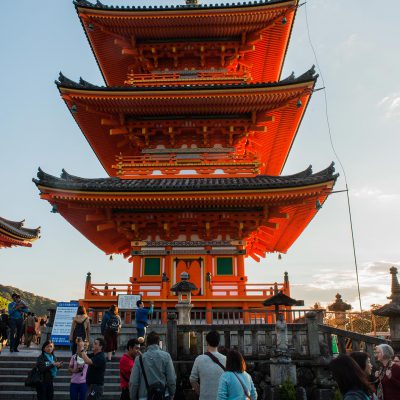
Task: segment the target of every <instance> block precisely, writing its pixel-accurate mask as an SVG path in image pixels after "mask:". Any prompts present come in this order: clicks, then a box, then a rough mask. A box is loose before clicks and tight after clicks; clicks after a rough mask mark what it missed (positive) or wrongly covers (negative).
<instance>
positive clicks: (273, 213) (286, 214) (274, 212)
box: [269, 210, 289, 219]
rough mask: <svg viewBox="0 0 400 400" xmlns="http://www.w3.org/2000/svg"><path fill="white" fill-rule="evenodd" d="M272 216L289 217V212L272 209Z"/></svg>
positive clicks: (270, 214)
mask: <svg viewBox="0 0 400 400" xmlns="http://www.w3.org/2000/svg"><path fill="white" fill-rule="evenodd" d="M269 217H270V218H282V219H289V214H288V213H283V212H280V211H277V210H275V211H270V213H269Z"/></svg>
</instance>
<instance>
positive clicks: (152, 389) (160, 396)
mask: <svg viewBox="0 0 400 400" xmlns="http://www.w3.org/2000/svg"><path fill="white" fill-rule="evenodd" d="M139 361H140V366H141V367H142V373H143V378H144V383H145V385H146V390H147V400H164V399H166V398H167V397H166V395H165V392H166V390H167V387H166V386H165V385H164V384H163V383H162V382H155V383H152V384H151V385H149V382H148V380H147V375H146V371H145V369H144V365H143V359H142V356H139ZM168 398H169V396H168Z"/></svg>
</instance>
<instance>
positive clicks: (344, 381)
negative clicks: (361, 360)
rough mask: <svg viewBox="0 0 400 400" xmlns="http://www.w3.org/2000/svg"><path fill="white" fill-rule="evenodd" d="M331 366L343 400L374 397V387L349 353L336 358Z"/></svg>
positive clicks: (366, 399)
mask: <svg viewBox="0 0 400 400" xmlns="http://www.w3.org/2000/svg"><path fill="white" fill-rule="evenodd" d="M329 368H330V370H331V372H332V376H333V379H334V380H335V381H336V383H337V385H338V387H339V391H340V393H341V394H342V396H343V400H360V399H362V400H364V399H365V400H368V399H370V398H372V397H371V396H372V395H373V393H374V387H373V386H372V384H371V383H369V382H368V378H367V375H366V374H365V372H364V371H363V370H362V369H361V368H360V366H359V365H358V364H357V362H356V361H355V360H354V359H353V358H352V357H350V356H349V355H347V354H340V355H339V356H338V357H337V358H334V359H333V360H332V361H331V362H330V364H329Z"/></svg>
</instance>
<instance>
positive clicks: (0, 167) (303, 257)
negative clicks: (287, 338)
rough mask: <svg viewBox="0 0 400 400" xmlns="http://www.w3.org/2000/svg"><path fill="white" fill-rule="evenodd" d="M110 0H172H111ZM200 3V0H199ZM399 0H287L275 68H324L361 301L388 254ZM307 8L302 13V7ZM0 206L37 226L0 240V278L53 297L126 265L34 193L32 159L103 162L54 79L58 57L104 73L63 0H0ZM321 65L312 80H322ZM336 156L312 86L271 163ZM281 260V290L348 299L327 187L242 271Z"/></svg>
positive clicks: (368, 296)
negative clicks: (286, 32)
mask: <svg viewBox="0 0 400 400" xmlns="http://www.w3.org/2000/svg"><path fill="white" fill-rule="evenodd" d="M103 2H104V3H105V4H114V5H128V4H131V5H132V4H135V5H144V4H155V3H157V4H163V5H168V4H183V2H184V0H176V1H174V0H159V1H158V2H156V1H152V2H151V3H150V2H149V1H147V2H146V1H145V0H141V1H133V0H132V1H118V0H114V2H113V3H110V2H108V1H103ZM203 3H205V2H203ZM399 13H400V3H399V2H398V1H397V0H387V1H385V2H384V3H383V4H382V5H381V4H379V7H378V2H376V1H365V0H352V1H348V0H330V1H329V0H308V2H307V4H306V5H303V6H302V7H300V8H299V10H298V13H297V17H296V20H295V25H294V29H293V33H292V37H291V41H290V44H289V49H288V53H287V57H286V61H285V65H284V69H283V73H282V78H284V77H286V76H287V75H289V74H290V73H291V72H292V71H294V72H295V74H296V75H300V74H302V73H303V72H305V71H306V70H308V69H309V68H310V67H311V65H313V64H315V63H316V60H315V58H314V54H313V51H312V48H311V45H310V41H309V38H308V34H307V20H308V27H309V31H310V37H311V41H312V44H313V46H314V48H315V52H316V55H317V59H318V65H319V67H320V68H319V69H318V70H317V72H319V73H322V75H323V77H324V81H325V91H326V92H325V93H326V96H327V100H328V101H327V109H328V114H329V121H330V126H331V133H332V139H333V142H334V144H335V148H336V151H337V154H338V155H339V157H340V159H341V161H342V163H343V165H344V168H345V172H346V176H347V181H348V187H349V190H350V191H349V193H350V202H351V207H352V217H353V227H354V236H355V245H356V254H357V259H358V267H359V273H360V275H359V278H360V287H361V296H362V305H363V308H364V309H365V308H368V307H369V306H370V305H371V304H384V303H386V302H387V299H386V296H388V295H389V294H390V275H389V268H390V266H392V265H394V266H399V265H400V246H399V241H400V232H399V228H398V224H399V222H400V208H399V202H400V180H399V178H398V174H399V171H400V156H399V148H400V137H399V129H398V128H399V123H400V78H399V65H400V51H399V44H398V38H399V37H400V25H399V24H398V15H399ZM306 15H307V18H306ZM0 38H1V39H0V57H1V62H0V77H1V78H0V79H1V91H0V139H1V140H0V180H1V182H2V185H1V189H0V191H1V196H0V215H1V216H2V217H4V218H7V219H11V220H22V219H25V220H26V223H25V226H27V227H31V228H35V227H37V226H41V232H42V233H41V239H40V240H38V241H36V242H35V243H34V245H33V247H32V248H12V249H3V250H1V251H0V283H1V284H3V285H11V286H15V287H18V288H20V289H22V290H26V291H30V292H34V293H36V294H39V295H42V296H47V297H50V298H52V299H55V300H59V301H67V300H70V299H78V298H81V297H82V296H83V289H84V282H85V276H86V273H87V272H88V271H91V272H92V281H93V282H94V283H103V282H106V281H107V282H110V283H111V284H112V283H125V282H126V283H127V282H128V279H129V276H130V275H131V270H132V267H131V265H130V264H129V263H128V262H127V261H126V260H125V259H123V258H122V256H115V257H114V260H113V261H110V260H109V258H108V257H107V256H105V255H104V254H103V253H102V252H101V251H100V250H99V249H97V248H96V247H95V246H94V245H93V244H91V243H90V242H89V241H88V240H86V238H85V237H84V236H82V235H81V234H80V233H79V232H78V231H76V230H75V229H74V228H73V227H72V226H71V225H69V224H68V222H66V221H65V220H64V219H63V218H62V217H61V216H60V215H59V214H52V213H50V210H51V207H50V205H49V203H47V202H46V201H43V200H40V199H39V193H38V190H37V188H36V186H35V185H34V184H33V183H32V181H31V180H32V178H33V177H35V176H36V173H37V169H38V167H39V166H40V167H41V168H42V169H43V170H44V171H46V172H48V173H50V174H53V175H59V174H60V173H61V169H62V168H65V169H66V170H67V171H68V172H69V173H71V174H74V175H78V176H82V177H85V178H98V177H105V176H106V173H105V171H104V170H103V168H102V167H101V165H100V163H99V161H98V160H97V158H96V157H95V155H94V154H93V152H92V150H91V148H90V146H89V145H88V143H87V142H86V140H85V138H84V136H83V134H82V133H81V131H80V129H79V128H78V126H77V125H76V123H75V122H74V120H73V118H72V117H71V115H70V113H69V112H68V110H67V108H66V107H65V104H64V102H63V101H62V100H61V99H60V97H59V94H58V90H57V88H56V86H55V84H54V80H55V79H57V77H58V73H59V71H62V72H63V73H64V74H65V75H66V76H68V77H69V78H71V79H73V80H78V79H79V77H80V76H82V77H83V78H84V79H85V80H88V81H90V82H92V83H95V84H100V85H102V84H104V82H103V80H102V78H101V75H100V72H99V70H98V67H97V65H96V62H95V59H94V57H93V55H92V52H91V50H90V47H89V44H88V42H87V40H86V37H85V35H84V32H83V30H82V27H81V24H80V22H79V19H78V17H77V14H76V12H75V8H74V6H73V4H72V1H70V0H57V1H54V0H41V1H32V0H19V1H18V2H10V1H8V2H4V4H2V15H1V16H0ZM323 86H324V85H323V84H322V80H321V78H320V79H319V80H318V82H317V85H316V87H317V88H322V87H323ZM331 161H335V163H336V168H337V171H338V172H339V173H340V175H341V176H340V178H339V179H338V181H337V184H336V187H335V190H342V189H345V181H344V179H343V170H342V169H341V168H340V166H339V164H338V162H337V158H336V156H335V154H334V153H333V151H332V147H331V145H330V139H329V132H328V129H327V122H326V114H325V101H324V91H323V90H320V91H318V92H315V93H314V95H313V97H312V99H311V102H310V104H309V106H308V109H307V112H306V114H305V117H304V119H303V122H302V125H301V127H300V129H299V131H298V135H297V137H296V140H295V142H294V145H293V147H292V150H291V153H290V155H289V158H288V161H287V163H286V165H285V168H284V171H283V174H292V173H296V172H299V171H301V170H303V169H305V168H306V167H307V166H308V165H309V164H312V165H313V168H314V171H319V170H321V169H324V168H325V167H327V166H328V165H329V164H330V162H331ZM284 271H288V273H289V278H290V282H291V285H292V292H291V294H292V297H294V298H296V299H304V300H305V305H306V306H312V305H313V304H314V303H315V302H320V303H321V304H323V305H325V304H327V303H330V302H332V301H333V300H334V297H335V294H336V293H337V292H339V293H341V294H342V296H343V299H344V300H345V301H347V302H349V303H351V304H352V305H353V306H354V307H355V310H357V309H358V308H359V306H358V300H357V289H356V276H355V269H354V259H353V248H352V242H351V233H350V225H349V215H348V209H347V199H346V195H345V194H344V193H338V194H333V195H332V196H330V198H329V199H328V200H327V202H326V203H325V204H324V206H323V208H322V209H321V210H320V211H319V212H318V214H317V215H316V217H315V218H314V219H313V221H312V222H311V223H310V225H309V226H308V227H307V228H306V230H305V231H304V232H303V234H302V235H301V236H300V237H299V239H298V240H297V241H296V242H295V243H294V245H293V246H292V247H291V248H290V249H289V251H288V253H287V254H284V255H283V256H282V259H281V260H279V259H278V257H277V254H271V255H268V256H267V257H266V258H265V259H264V260H262V261H261V262H260V263H256V262H254V261H253V260H251V259H247V261H246V273H247V274H248V276H249V281H250V282H255V283H267V282H268V283H269V282H275V281H278V282H281V281H282V280H283V274H284Z"/></svg>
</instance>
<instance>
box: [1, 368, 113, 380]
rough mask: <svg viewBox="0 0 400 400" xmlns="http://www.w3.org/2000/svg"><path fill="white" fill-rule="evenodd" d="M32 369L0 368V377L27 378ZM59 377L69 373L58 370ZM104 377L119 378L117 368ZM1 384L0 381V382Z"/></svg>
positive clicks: (108, 371)
mask: <svg viewBox="0 0 400 400" xmlns="http://www.w3.org/2000/svg"><path fill="white" fill-rule="evenodd" d="M31 369H32V367H29V368H15V369H10V368H0V376H2V375H24V376H27V375H28V372H29V371H30V370H31ZM61 376H68V377H71V373H70V372H69V371H68V370H67V369H66V368H65V369H60V370H58V373H57V377H61ZM106 376H119V370H118V369H117V368H115V369H108V368H107V369H106ZM0 382H1V380H0Z"/></svg>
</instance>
